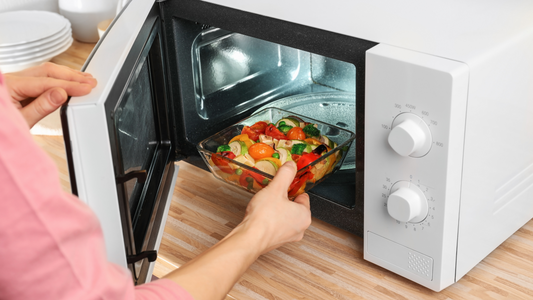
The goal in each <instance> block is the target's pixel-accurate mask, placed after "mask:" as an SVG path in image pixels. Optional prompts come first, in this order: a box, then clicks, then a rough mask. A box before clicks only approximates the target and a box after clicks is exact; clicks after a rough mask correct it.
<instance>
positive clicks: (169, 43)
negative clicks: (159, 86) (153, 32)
mask: <svg viewBox="0 0 533 300" xmlns="http://www.w3.org/2000/svg"><path fill="white" fill-rule="evenodd" d="M156 5H157V4H156ZM159 11H160V18H161V24H162V34H163V35H164V38H163V41H164V42H163V44H164V48H165V52H166V53H165V54H166V55H165V59H166V62H165V63H164V64H165V66H166V70H167V72H166V76H165V77H166V79H165V80H166V85H167V93H168V99H170V100H169V103H168V109H170V111H171V112H172V114H173V117H171V118H170V119H171V120H172V122H174V123H173V124H172V125H171V127H172V129H173V130H172V131H173V132H174V139H173V140H174V143H175V144H176V147H175V155H176V158H175V159H176V160H182V159H185V160H186V161H188V162H190V163H192V164H194V165H196V166H199V167H201V168H204V169H205V168H206V166H205V164H204V162H203V161H202V160H201V159H200V158H199V156H198V152H197V150H196V144H197V143H198V142H199V141H201V140H203V139H205V138H207V137H209V136H210V135H212V134H214V133H216V132H218V131H220V130H221V129H223V128H225V127H227V126H230V125H232V124H234V123H236V122H238V121H239V120H242V119H243V118H245V117H247V116H249V115H250V114H252V113H254V112H256V111H258V110H259V109H261V108H262V107H264V106H265V105H268V104H269V103H271V102H273V101H276V100H278V99H281V98H284V97H288V96H293V95H308V94H310V93H311V94H316V93H325V92H326V93H333V94H343V95H352V101H353V105H352V111H350V112H348V115H349V117H348V118H349V121H347V122H338V124H336V125H338V126H350V127H352V128H347V129H349V130H351V131H354V132H355V133H356V135H357V137H356V141H355V142H354V143H353V145H352V148H351V149H350V152H351V153H352V154H351V155H352V164H353V166H352V167H350V168H347V169H343V170H340V171H339V172H337V173H336V174H334V175H333V176H332V177H331V178H330V179H328V180H326V181H324V182H323V183H321V185H319V186H317V187H316V188H314V189H313V190H311V192H310V195H311V210H312V213H313V216H314V217H317V218H319V219H322V220H324V221H326V222H328V223H331V224H333V225H335V226H338V227H340V228H343V229H345V230H347V231H350V232H353V233H355V234H358V235H360V236H362V232H363V216H362V212H363V159H364V157H363V148H364V145H363V141H364V78H365V76H364V70H365V68H364V58H365V52H366V50H368V49H369V48H371V47H373V46H375V45H376V44H375V43H373V42H369V41H365V40H360V39H356V38H352V37H347V36H343V35H339V34H335V33H331V32H326V31H323V30H319V29H314V28H310V27H306V26H301V25H297V24H293V23H289V22H285V21H280V20H275V19H271V18H267V17H263V16H259V15H254V14H250V13H245V12H241V11H237V10H233V9H230V8H225V7H220V6H217V5H214V4H210V3H206V2H203V1H165V2H162V3H160V4H159ZM323 106H324V107H325V108H327V106H328V103H327V101H325V103H323ZM326 114H327V110H325V113H324V115H320V113H319V115H318V116H312V117H314V118H316V119H318V120H321V121H329V123H331V122H332V121H331V120H332V117H331V116H326ZM324 118H326V120H324ZM327 118H329V119H327ZM333 119H334V117H333ZM349 122H351V123H352V124H345V123H349ZM333 124H335V123H333Z"/></svg>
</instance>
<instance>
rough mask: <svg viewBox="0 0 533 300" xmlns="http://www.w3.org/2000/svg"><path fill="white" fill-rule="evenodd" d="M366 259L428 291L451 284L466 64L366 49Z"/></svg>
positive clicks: (399, 50)
mask: <svg viewBox="0 0 533 300" xmlns="http://www.w3.org/2000/svg"><path fill="white" fill-rule="evenodd" d="M365 88H366V90H365V94H366V95H365V189H364V193H365V195H364V199H365V204H364V209H365V211H364V218H365V225H364V231H365V236H364V243H365V259H367V260H369V261H371V262H373V263H375V264H378V265H380V266H382V267H384V268H387V269H390V270H391V271H393V272H395V273H397V274H400V275H402V276H404V277H406V278H408V279H411V280H413V281H415V282H418V283H420V284H422V285H424V286H426V287H428V288H431V289H433V290H436V291H438V290H441V289H442V288H443V287H446V286H448V285H449V284H451V283H453V282H455V257H456V250H457V230H458V223H459V205H460V187H461V167H462V149H463V142H464V132H465V129H464V127H465V121H466V99H467V91H468V90H467V88H468V67H467V66H466V65H465V64H463V63H460V62H457V61H453V60H448V59H445V58H442V57H437V56H431V55H428V54H425V53H420V52H415V51H410V50H406V49H402V48H396V47H393V46H388V45H382V44H380V45H377V46H376V47H374V48H372V49H370V50H368V51H367V54H366V78H365Z"/></svg>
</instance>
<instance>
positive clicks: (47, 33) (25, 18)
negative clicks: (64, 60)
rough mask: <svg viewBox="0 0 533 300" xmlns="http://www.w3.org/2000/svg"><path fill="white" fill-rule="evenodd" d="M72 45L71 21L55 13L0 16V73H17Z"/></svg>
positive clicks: (2, 14)
mask: <svg viewBox="0 0 533 300" xmlns="http://www.w3.org/2000/svg"><path fill="white" fill-rule="evenodd" d="M71 44H72V30H71V26H70V22H69V21H68V20H67V19H66V18H65V17H63V16H61V15H60V14H57V13H53V12H48V11H36V10H35V11H33V10H31V11H30V10H21V11H12V12H4V13H0V71H2V72H3V73H9V72H16V71H20V70H23V69H26V68H29V67H32V66H36V65H39V64H41V63H43V62H46V61H49V60H50V59H52V58H53V57H54V56H57V55H59V54H61V53H63V52H64V51H65V50H67V49H68V48H69V47H70V45H71Z"/></svg>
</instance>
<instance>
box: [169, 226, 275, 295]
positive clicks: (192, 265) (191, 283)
mask: <svg viewBox="0 0 533 300" xmlns="http://www.w3.org/2000/svg"><path fill="white" fill-rule="evenodd" d="M264 249H265V245H264V242H263V241H262V238H261V234H259V233H257V234H254V232H252V231H251V230H250V229H249V228H247V225H246V224H242V223H241V224H240V225H239V226H238V227H237V228H235V230H234V231H232V232H231V233H230V234H229V235H228V236H227V237H226V238H224V239H223V240H222V241H220V242H219V243H217V244H216V245H215V246H213V247H211V248H210V249H208V250H206V251H205V252H203V253H202V254H200V255H199V256H198V257H196V258H194V259H193V260H192V261H190V262H188V263H187V264H185V265H183V266H182V267H180V268H179V269H177V270H175V271H173V272H171V273H169V274H168V275H166V276H165V278H168V279H171V280H173V281H175V282H176V283H178V284H179V285H180V286H181V287H183V288H184V289H186V290H187V291H188V292H189V293H190V294H191V295H192V296H193V297H194V299H196V300H202V299H209V300H213V299H223V298H224V297H225V296H226V294H227V293H228V292H229V290H230V289H231V288H232V287H233V285H234V284H235V283H236V282H237V280H239V278H240V277H241V276H242V274H243V273H244V272H245V271H246V270H247V269H248V267H249V266H250V265H251V264H252V263H253V262H254V261H255V260H256V259H257V258H258V257H259V256H260V255H261V252H262V251H264Z"/></svg>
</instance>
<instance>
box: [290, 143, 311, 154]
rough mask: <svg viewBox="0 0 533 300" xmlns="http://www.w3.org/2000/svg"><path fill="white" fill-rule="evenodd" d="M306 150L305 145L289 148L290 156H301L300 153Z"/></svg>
mask: <svg viewBox="0 0 533 300" xmlns="http://www.w3.org/2000/svg"><path fill="white" fill-rule="evenodd" d="M306 148H307V144H306V143H301V144H296V145H293V146H292V148H291V154H298V155H302V153H303V152H304V150H305V149H306Z"/></svg>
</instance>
